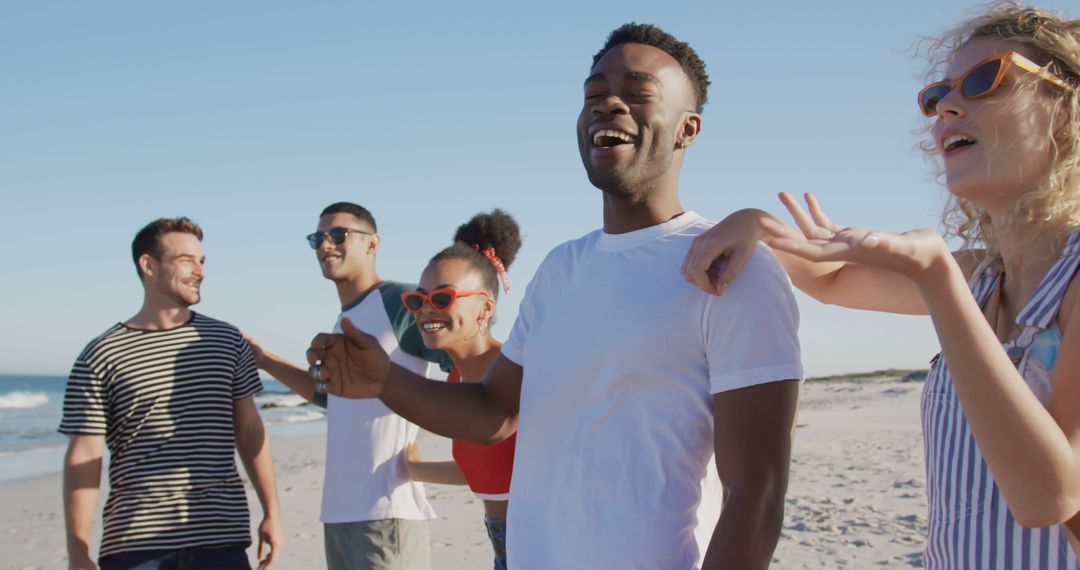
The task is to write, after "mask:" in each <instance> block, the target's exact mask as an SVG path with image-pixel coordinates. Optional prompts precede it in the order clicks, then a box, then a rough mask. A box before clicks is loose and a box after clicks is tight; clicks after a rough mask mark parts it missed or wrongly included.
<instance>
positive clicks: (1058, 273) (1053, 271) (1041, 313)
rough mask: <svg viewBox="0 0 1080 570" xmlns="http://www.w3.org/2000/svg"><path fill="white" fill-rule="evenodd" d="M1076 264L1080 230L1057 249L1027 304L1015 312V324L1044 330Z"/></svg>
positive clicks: (1079, 255) (1079, 262) (1079, 254)
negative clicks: (1052, 260) (1059, 250)
mask: <svg viewBox="0 0 1080 570" xmlns="http://www.w3.org/2000/svg"><path fill="white" fill-rule="evenodd" d="M1078 267H1080V229H1077V230H1074V231H1073V233H1072V234H1070V235H1069V240H1068V241H1067V242H1066V243H1065V247H1064V248H1063V249H1062V251H1061V257H1059V258H1058V260H1057V262H1055V263H1054V266H1053V267H1051V268H1050V271H1049V272H1047V273H1046V277H1044V278H1043V280H1042V283H1040V284H1039V287H1038V289H1036V290H1035V295H1033V296H1032V297H1031V300H1030V301H1028V304H1027V305H1026V306H1025V307H1024V309H1023V310H1022V311H1020V313H1019V314H1017V315H1016V324H1017V325H1020V326H1021V327H1027V326H1032V327H1037V328H1039V329H1043V330H1045V329H1046V328H1048V327H1049V326H1050V323H1051V322H1053V320H1054V318H1055V317H1057V313H1058V309H1059V308H1060V307H1061V299H1062V298H1063V297H1064V296H1065V290H1066V289H1068V287H1069V283H1070V282H1072V278H1073V275H1074V274H1076V270H1077V268H1078Z"/></svg>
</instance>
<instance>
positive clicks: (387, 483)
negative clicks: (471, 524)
mask: <svg viewBox="0 0 1080 570" xmlns="http://www.w3.org/2000/svg"><path fill="white" fill-rule="evenodd" d="M307 239H308V243H309V245H311V248H312V249H314V250H315V255H316V258H317V260H318V261H319V267H320V269H321V270H322V273H323V277H326V278H327V279H329V280H331V281H333V282H334V285H335V286H336V287H337V292H338V298H339V299H340V300H341V313H340V314H339V315H338V318H337V321H338V322H340V321H341V319H342V318H345V317H348V318H349V319H350V320H351V321H352V322H354V323H356V324H357V325H358V326H361V327H364V330H366V331H368V332H369V333H371V334H372V335H374V337H375V339H376V341H377V342H378V343H379V346H380V347H381V348H382V350H383V351H385V352H386V353H387V354H389V358H390V360H391V361H393V362H394V364H396V365H397V366H400V367H401V368H402V369H403V370H408V371H410V372H412V373H414V374H417V375H419V376H426V375H427V372H428V363H429V362H435V363H438V364H440V365H442V366H444V368H445V369H446V370H449V367H450V360H449V357H448V356H446V354H445V353H443V352H442V351H438V350H429V349H428V348H427V347H425V346H424V343H423V340H421V338H420V333H419V331H418V330H417V328H416V325H415V321H414V319H413V316H412V313H410V312H409V311H407V310H406V309H405V306H404V305H403V304H402V303H401V293H403V292H405V291H412V290H414V289H416V287H415V286H414V285H410V284H403V283H396V282H392V281H383V280H382V279H381V278H379V275H378V273H377V272H376V270H375V254H376V253H377V252H378V250H379V235H378V233H377V227H376V225H375V218H374V217H373V216H372V215H371V213H370V212H369V211H368V210H367V209H366V208H364V207H362V206H359V205H357V204H353V203H350V202H338V203H335V204H331V205H330V206H327V207H326V208H325V209H324V210H323V212H322V214H320V216H319V225H318V228H317V230H316V231H315V233H313V234H311V235H309V236H307ZM335 330H338V331H340V328H339V327H338V325H335ZM248 340H249V341H251V339H250V338H249V339H248ZM251 344H252V347H253V348H254V352H255V361H256V364H257V365H258V366H259V368H262V369H263V370H265V371H267V372H268V373H269V374H270V375H272V376H274V377H275V378H277V379H278V380H280V381H281V382H282V383H283V384H285V385H286V386H288V387H289V388H290V389H291V390H293V391H294V392H296V393H297V394H299V395H301V396H303V397H304V398H306V399H308V400H310V401H312V402H313V403H315V404H316V405H319V406H322V407H324V408H326V423H327V426H326V473H325V478H324V480H323V497H322V515H321V517H320V518H321V520H322V522H323V534H324V537H323V538H324V543H325V549H326V564H327V567H328V568H329V569H330V570H414V569H415V570H424V569H426V568H428V566H429V561H430V538H429V536H430V534H429V531H428V520H430V519H433V518H435V511H434V510H433V509H432V508H431V505H430V504H429V503H428V501H427V497H426V495H425V493H424V485H423V483H417V482H414V481H412V480H411V479H410V478H409V474H408V471H407V470H406V468H405V463H404V452H405V448H406V447H408V445H409V444H411V443H413V442H414V441H415V440H416V435H417V432H418V431H419V430H418V428H417V427H416V424H413V423H411V422H409V421H407V420H405V419H403V418H402V417H401V416H399V415H397V414H395V413H394V412H393V411H391V410H390V409H389V408H387V407H386V405H385V404H383V403H382V402H380V401H378V400H350V399H346V398H339V397H337V396H332V395H329V396H328V395H327V394H326V391H325V389H324V388H323V387H322V386H321V382H317V381H316V380H315V379H314V378H312V377H311V376H310V375H309V374H308V373H307V371H305V370H303V369H301V368H299V367H297V366H294V365H292V364H290V363H289V362H287V361H286V360H284V359H282V358H280V357H278V356H276V355H274V354H271V353H269V352H266V351H264V350H263V349H262V348H261V347H260V346H259V345H258V344H257V343H255V342H254V341H251Z"/></svg>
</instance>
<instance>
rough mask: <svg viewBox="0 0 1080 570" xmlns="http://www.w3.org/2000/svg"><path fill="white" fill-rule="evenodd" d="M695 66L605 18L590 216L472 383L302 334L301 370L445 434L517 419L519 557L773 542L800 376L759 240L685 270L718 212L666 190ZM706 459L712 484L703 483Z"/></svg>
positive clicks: (593, 114)
mask: <svg viewBox="0 0 1080 570" xmlns="http://www.w3.org/2000/svg"><path fill="white" fill-rule="evenodd" d="M708 84H709V80H708V77H707V75H706V74H705V69H704V63H702V62H701V60H700V59H699V58H698V56H697V55H696V54H695V53H694V51H693V49H692V48H690V46H688V45H687V44H685V43H682V42H679V41H678V40H676V39H675V38H674V37H672V36H670V35H669V34H667V33H665V32H664V31H662V30H660V29H659V28H656V27H655V26H650V25H640V24H627V25H626V26H623V27H621V28H619V29H617V30H615V31H614V32H613V33H612V34H611V36H610V37H609V38H608V41H607V43H606V44H605V45H604V47H603V49H602V50H601V51H600V53H598V54H597V55H596V57H595V59H594V63H593V67H592V69H591V72H590V74H589V76H588V78H587V79H586V80H585V86H584V87H585V94H584V95H585V97H584V105H583V107H582V110H581V114H580V116H579V118H578V125H577V127H578V129H577V130H578V146H579V148H580V151H581V157H582V162H583V163H584V165H585V170H586V172H587V173H588V176H589V181H590V182H592V184H593V185H594V186H596V187H597V188H599V189H600V190H602V192H603V194H602V195H603V204H604V207H603V213H604V225H603V229H602V230H597V231H595V232H592V233H590V234H588V235H586V236H584V237H582V238H580V239H576V240H573V241H569V242H567V243H564V244H562V245H560V246H558V247H556V248H555V249H554V250H553V251H552V252H551V253H550V254H548V256H547V258H546V259H545V260H544V262H543V263H542V264H541V266H540V268H539V269H538V270H537V272H536V276H535V277H534V278H533V280H532V282H531V283H530V284H529V287H528V290H527V291H526V292H525V297H524V299H523V300H522V303H521V308H520V311H519V314H518V318H517V321H516V322H515V324H514V328H513V331H512V332H511V335H510V338H509V340H507V342H506V343H505V344H504V345H503V348H502V355H501V356H500V358H499V359H498V360H497V361H496V362H495V364H494V365H493V366H492V368H491V370H490V371H489V372H488V376H487V378H486V380H485V381H484V382H483V383H481V384H454V385H440V384H437V383H433V382H428V381H425V380H424V379H423V378H420V377H419V376H417V375H415V374H409V373H408V372H407V371H405V370H403V369H402V368H401V367H398V366H391V365H390V363H389V361H388V360H387V359H386V357H385V355H384V354H383V353H382V351H381V350H380V349H379V347H378V345H377V344H376V343H375V342H374V341H373V339H371V338H370V337H369V336H367V335H365V334H363V333H361V332H359V331H357V330H356V328H355V327H353V326H352V323H348V322H343V323H342V328H343V330H344V333H345V334H344V336H341V335H319V336H317V337H316V338H315V339H314V340H313V341H312V347H311V350H309V352H308V360H309V362H310V363H311V364H312V365H313V366H312V370H311V372H312V373H313V374H315V375H316V376H317V377H319V378H322V379H325V380H327V381H328V383H329V389H330V391H331V392H333V393H335V394H342V395H344V396H347V397H358V398H364V397H379V398H380V399H381V400H382V401H383V402H385V403H386V404H387V405H389V406H390V407H391V408H392V409H394V410H395V411H397V412H398V413H399V414H401V415H403V416H405V417H407V418H410V419H411V420H413V421H415V422H417V423H418V424H420V425H422V426H424V427H425V428H427V429H430V430H432V431H434V432H437V433H441V434H444V435H447V436H450V437H455V438H466V439H473V440H476V441H488V442H491V441H498V440H500V439H501V438H504V437H507V436H508V435H509V434H511V433H513V432H514V430H515V429H516V430H517V433H518V440H517V454H516V457H515V462H514V477H513V481H512V483H511V488H510V511H509V514H508V521H509V525H508V532H509V535H508V537H507V553H508V556H509V565H510V567H511V568H514V569H515V570H533V569H535V570H549V569H556V568H557V569H563V568H567V569H569V568H612V569H619V570H623V569H630V568H640V569H648V570H653V569H665V570H666V569H673V568H674V569H690V568H697V567H698V566H699V565H700V566H701V567H702V568H709V569H715V568H732V569H736V568H737V569H740V570H746V569H758V568H766V567H768V565H769V562H770V560H771V558H772V552H773V549H774V548H775V546H776V542H777V539H778V537H779V533H780V528H781V526H782V522H783V512H784V493H785V491H786V487H787V478H788V463H789V458H790V449H791V439H792V432H793V427H794V419H795V411H796V407H797V402H798V386H799V379H800V378H801V376H802V368H801V365H800V362H799V346H798V340H797V338H796V329H797V325H798V311H797V308H796V306H795V302H794V299H793V295H792V292H791V286H790V283H789V282H788V279H787V277H786V276H785V274H784V272H783V270H782V269H781V268H780V266H779V264H778V263H777V262H776V260H775V259H774V258H773V257H772V255H771V254H770V253H769V252H768V251H767V250H766V249H764V248H763V247H762V248H759V249H758V250H757V251H755V253H754V254H753V255H752V256H751V257H750V259H749V261H748V262H747V263H746V266H745V268H744V269H743V270H742V277H741V278H740V279H739V281H737V282H736V283H735V284H733V285H732V286H731V287H730V288H729V289H728V290H727V291H726V292H725V294H724V295H723V296H721V297H715V296H712V295H709V294H707V293H705V292H703V291H701V290H699V289H697V288H696V287H695V286H693V285H692V284H690V283H687V282H686V281H685V280H684V279H683V278H682V277H681V276H680V273H679V266H680V263H681V262H682V260H683V258H684V256H685V254H686V252H687V250H688V249H689V247H690V244H691V241H692V240H693V238H694V237H695V236H697V235H699V234H701V233H702V232H703V231H705V230H706V229H707V228H708V227H710V226H711V225H712V224H711V222H707V221H705V220H703V219H702V218H701V217H700V216H698V215H697V214H695V213H693V212H687V211H686V210H684V209H683V208H682V206H681V205H680V203H679V199H678V190H677V187H678V175H679V171H680V169H681V166H682V160H683V157H684V155H685V153H686V149H687V148H688V147H690V146H691V145H692V144H693V142H694V140H695V139H696V137H697V135H698V134H699V132H700V130H701V114H700V113H701V110H702V107H703V105H704V103H705V100H706V90H707V86H708ZM435 402H437V404H435ZM711 457H715V462H711V461H710V458H711ZM713 464H714V465H715V467H716V470H717V471H718V473H719V478H720V480H721V481H722V483H723V493H722V495H721V494H720V493H718V492H712V493H710V492H709V488H710V482H711V479H710V477H709V475H708V469H709V467H710V466H711V465H713ZM703 488H705V491H703V490H702V489H703ZM721 506H722V512H721V513H720V514H719V518H718V519H717V515H716V514H715V512H716V511H717V510H719V507H721ZM710 511H711V513H710ZM695 531H697V536H696V537H695Z"/></svg>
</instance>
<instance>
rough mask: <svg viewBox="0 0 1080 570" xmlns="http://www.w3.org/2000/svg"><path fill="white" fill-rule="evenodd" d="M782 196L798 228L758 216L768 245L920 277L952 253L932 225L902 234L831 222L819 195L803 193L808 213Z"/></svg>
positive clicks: (817, 258)
mask: <svg viewBox="0 0 1080 570" xmlns="http://www.w3.org/2000/svg"><path fill="white" fill-rule="evenodd" d="M780 201H781V202H783V204H784V206H785V207H787V209H788V212H790V213H791V217H792V218H793V219H794V221H795V223H796V224H797V225H798V226H799V230H796V229H795V228H792V227H791V226H788V225H786V224H783V223H781V222H779V221H777V220H774V219H771V218H769V219H761V220H759V221H758V225H759V226H760V227H761V229H762V231H764V232H765V234H766V235H767V236H768V237H767V242H768V244H769V246H770V247H772V248H774V249H777V250H780V251H785V252H787V253H790V254H792V255H797V256H799V257H802V258H804V259H808V260H810V261H818V262H824V261H840V262H853V263H862V264H866V265H871V266H875V267H879V268H881V269H887V270H890V271H895V272H897V273H900V274H902V275H904V276H906V277H909V278H911V279H914V280H916V281H918V280H919V279H921V278H922V277H924V276H925V275H926V274H927V271H928V270H929V269H930V268H931V267H932V266H933V265H934V264H935V263H936V262H938V261H941V260H944V259H947V258H951V254H950V253H949V249H948V247H947V246H946V244H945V241H944V240H943V239H942V238H941V236H940V235H938V234H937V233H936V232H934V231H933V230H925V229H922V230H912V231H909V232H904V233H902V234H892V233H887V232H876V231H870V230H865V229H862V228H854V227H847V228H845V227H842V226H839V225H836V224H834V223H832V222H831V221H830V220H829V218H828V217H827V216H826V215H825V213H824V212H823V211H822V210H821V206H820V205H819V204H818V202H817V199H816V198H814V196H813V195H812V194H806V204H807V208H808V209H809V210H810V214H809V215H808V214H807V213H806V212H805V211H803V209H802V207H801V206H799V203H798V202H797V201H796V200H795V198H793V197H792V196H791V195H790V194H787V193H782V194H781V195H780Z"/></svg>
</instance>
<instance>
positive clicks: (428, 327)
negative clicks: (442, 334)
mask: <svg viewBox="0 0 1080 570" xmlns="http://www.w3.org/2000/svg"><path fill="white" fill-rule="evenodd" d="M446 326H447V324H446V323H444V322H442V321H428V322H426V323H421V324H420V328H421V329H423V331H424V332H426V333H434V332H439V331H441V330H443V329H445V328H446Z"/></svg>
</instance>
